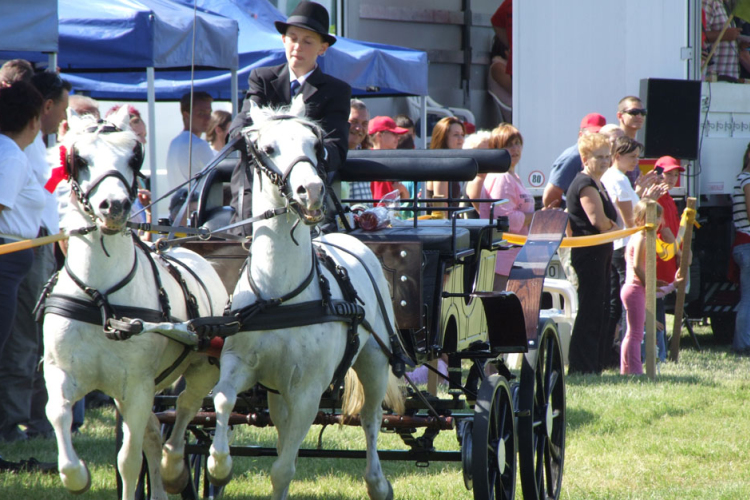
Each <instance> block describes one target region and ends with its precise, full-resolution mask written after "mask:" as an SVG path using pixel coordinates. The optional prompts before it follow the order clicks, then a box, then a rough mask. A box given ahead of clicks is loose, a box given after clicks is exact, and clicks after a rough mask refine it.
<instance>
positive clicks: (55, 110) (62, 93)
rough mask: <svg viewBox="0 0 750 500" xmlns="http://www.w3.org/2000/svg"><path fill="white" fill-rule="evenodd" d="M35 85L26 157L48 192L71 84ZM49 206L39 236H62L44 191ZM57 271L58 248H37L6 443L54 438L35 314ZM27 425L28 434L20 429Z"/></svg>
mask: <svg viewBox="0 0 750 500" xmlns="http://www.w3.org/2000/svg"><path fill="white" fill-rule="evenodd" d="M31 83H32V84H33V85H34V86H35V87H36V88H37V90H38V91H39V93H40V94H42V97H43V98H44V104H43V105H42V114H41V116H40V120H41V130H40V132H39V134H38V135H37V137H36V139H34V142H33V143H31V145H29V146H28V147H27V148H26V149H25V150H24V152H25V153H26V156H27V157H28V159H29V165H30V166H31V170H32V172H33V173H34V175H35V177H36V178H37V180H38V181H39V184H40V185H41V186H42V187H44V186H45V184H46V183H47V180H48V179H49V177H50V170H51V168H50V165H49V163H48V162H47V148H46V146H45V144H44V140H43V139H42V136H43V135H46V134H54V133H56V132H57V129H58V126H59V125H60V123H61V122H62V121H63V119H64V118H65V116H66V109H67V107H68V94H69V91H70V89H71V86H70V83H68V82H66V81H65V80H62V79H61V78H60V76H59V75H58V74H57V73H51V72H46V71H45V72H43V73H37V74H35V75H34V76H32V77H31ZM42 191H43V193H44V197H45V200H44V201H45V206H44V211H43V213H42V225H41V227H40V228H39V236H43V235H47V234H56V233H58V232H59V231H60V226H59V215H58V208H57V198H56V196H55V195H54V194H53V193H51V192H50V191H49V190H47V189H42ZM56 269H57V263H56V260H55V253H54V246H53V245H44V246H41V247H37V248H35V249H34V265H33V267H32V268H31V271H29V273H28V274H27V275H26V277H25V278H24V280H23V281H22V282H21V285H20V286H19V288H18V305H17V309H16V316H15V320H14V322H13V327H12V330H11V334H10V337H9V338H8V341H7V342H6V344H5V348H4V349H3V354H2V357H0V400H1V401H3V402H4V403H3V404H2V405H0V440H4V441H15V440H23V439H26V438H27V437H34V436H46V437H51V436H52V435H53V431H52V426H51V425H50V424H49V422H48V421H47V417H46V415H45V411H44V407H45V405H46V404H47V390H46V388H45V386H44V378H43V374H42V373H41V372H40V371H38V370H37V366H38V363H39V360H40V359H41V357H42V355H43V350H44V346H43V343H42V329H41V327H40V326H39V325H38V324H37V323H36V321H35V318H34V315H33V314H32V311H33V309H34V306H35V305H36V301H37V300H38V298H39V295H40V294H41V291H42V288H43V287H44V284H45V283H46V282H47V280H48V279H49V278H50V276H52V273H54V272H55V270H56ZM19 424H22V425H25V426H26V431H22V430H21V429H20V428H19V427H18V425H19Z"/></svg>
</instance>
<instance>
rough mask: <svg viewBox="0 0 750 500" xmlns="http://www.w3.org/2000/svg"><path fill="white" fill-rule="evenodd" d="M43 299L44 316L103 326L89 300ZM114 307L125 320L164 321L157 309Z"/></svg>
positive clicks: (72, 298) (55, 295)
mask: <svg viewBox="0 0 750 500" xmlns="http://www.w3.org/2000/svg"><path fill="white" fill-rule="evenodd" d="M43 299H44V300H43V301H40V311H41V312H42V314H56V315H58V316H62V317H63V318H68V319H74V320H77V321H83V322H84V323H89V324H91V325H101V324H102V317H101V314H100V313H99V309H98V308H97V307H96V306H95V305H94V304H93V303H92V302H90V301H88V300H85V299H80V298H78V297H71V296H69V295H63V294H57V293H52V294H49V295H48V296H46V297H43ZM114 307H116V308H117V312H118V313H120V314H121V317H124V318H139V319H142V320H143V321H148V322H153V323H157V322H159V321H163V320H164V317H163V315H162V314H163V313H162V312H161V311H157V310H155V309H146V308H143V307H131V306H119V305H118V306H114ZM169 321H172V322H175V323H176V322H178V321H179V319H177V318H174V317H172V318H170V319H169Z"/></svg>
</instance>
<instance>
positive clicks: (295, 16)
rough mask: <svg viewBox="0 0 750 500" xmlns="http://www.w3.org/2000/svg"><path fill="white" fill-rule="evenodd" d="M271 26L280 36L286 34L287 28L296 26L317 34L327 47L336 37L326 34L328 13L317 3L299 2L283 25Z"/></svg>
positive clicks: (276, 23) (279, 23)
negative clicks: (326, 43) (274, 27)
mask: <svg viewBox="0 0 750 500" xmlns="http://www.w3.org/2000/svg"><path fill="white" fill-rule="evenodd" d="M273 24H274V25H275V26H276V29H277V30H278V31H279V33H281V34H282V35H284V34H286V30H287V28H288V27H289V26H297V27H298V28H304V29H306V30H310V31H314V32H315V33H318V34H319V35H320V36H322V37H323V40H324V41H326V42H328V44H329V45H333V44H334V43H336V37H335V36H333V35H329V34H328V27H329V26H330V23H329V20H328V11H327V10H326V8H325V7H323V6H322V5H320V4H319V3H315V2H304V1H303V2H300V4H299V5H297V8H296V9H294V11H292V14H291V15H290V16H289V18H287V20H286V22H285V23H282V22H281V21H276V22H274V23H273Z"/></svg>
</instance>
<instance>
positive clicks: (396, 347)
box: [317, 240, 415, 378]
mask: <svg viewBox="0 0 750 500" xmlns="http://www.w3.org/2000/svg"><path fill="white" fill-rule="evenodd" d="M317 243H318V244H323V245H328V246H331V247H333V248H336V249H338V250H341V251H342V252H345V253H347V254H349V255H351V256H352V257H354V258H355V259H357V260H358V261H359V263H360V264H361V265H362V267H363V268H364V270H365V271H366V272H367V275H368V276H369V277H370V282H371V283H372V288H373V290H375V297H377V299H378V306H379V307H380V314H381V315H382V316H383V322H384V323H385V325H386V328H387V329H388V339H389V340H390V343H391V348H390V349H386V348H385V343H384V342H383V341H382V339H378V344H379V345H380V348H381V349H382V350H383V352H384V353H385V355H386V356H387V357H388V359H390V362H391V367H392V369H393V374H394V375H395V376H396V377H397V378H401V377H402V376H403V375H404V373H405V372H406V366H407V365H408V366H412V367H413V366H415V363H414V361H413V360H412V359H411V358H410V357H409V356H408V355H407V354H406V351H405V350H404V348H403V345H402V343H401V337H400V336H399V334H398V333H397V332H396V331H395V330H394V328H393V325H392V324H391V323H390V322H389V321H388V313H387V310H386V307H385V302H384V301H383V296H382V295H381V293H380V289H378V286H377V283H376V282H375V277H374V276H373V275H372V272H371V271H370V268H369V267H367V265H366V264H365V263H364V261H363V260H362V259H361V258H360V257H359V255H356V254H355V253H354V252H352V251H350V250H347V249H346V248H344V247H342V246H340V245H336V244H334V243H330V242H328V241H322V240H318V241H317ZM371 333H372V334H373V335H374V336H375V337H376V338H378V335H377V333H375V332H374V331H372V330H371Z"/></svg>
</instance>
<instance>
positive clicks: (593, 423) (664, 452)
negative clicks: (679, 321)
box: [0, 333, 750, 500]
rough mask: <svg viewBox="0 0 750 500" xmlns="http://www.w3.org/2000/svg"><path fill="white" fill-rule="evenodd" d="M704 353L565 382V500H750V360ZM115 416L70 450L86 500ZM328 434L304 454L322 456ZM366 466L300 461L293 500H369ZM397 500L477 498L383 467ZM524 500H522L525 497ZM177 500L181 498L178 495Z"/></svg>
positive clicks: (252, 466)
mask: <svg viewBox="0 0 750 500" xmlns="http://www.w3.org/2000/svg"><path fill="white" fill-rule="evenodd" d="M699 340H700V342H701V344H702V345H703V350H701V351H700V352H699V351H697V350H695V349H694V348H693V344H692V341H691V340H690V339H689V338H687V337H684V338H683V339H682V341H683V347H684V349H683V351H682V353H681V358H680V362H679V363H677V364H675V363H667V364H665V365H664V366H662V367H661V368H660V374H659V376H658V378H657V380H656V381H655V382H650V381H649V380H648V379H645V378H643V377H641V378H632V377H621V376H620V375H619V374H617V373H615V372H606V373H605V374H604V375H602V376H600V377H595V376H585V377H583V376H574V377H569V378H567V380H566V382H567V403H568V405H567V410H568V429H567V446H566V457H565V471H564V478H563V490H562V495H561V498H563V499H580V500H596V499H602V500H603V499H678V498H679V499H701V500H704V499H726V500H736V499H750V358H747V357H743V358H738V357H736V356H734V355H733V354H731V353H729V352H728V347H727V346H717V345H712V344H711V342H712V338H711V336H710V335H709V334H706V333H703V334H699ZM113 429H114V414H113V412H112V411H111V410H100V411H93V412H89V413H87V423H86V425H85V426H84V428H83V431H82V433H81V434H80V435H79V436H77V437H76V438H75V440H74V444H75V446H76V449H77V451H78V452H79V454H80V456H81V457H82V458H83V459H84V460H86V462H87V463H88V464H89V467H90V468H91V471H92V475H93V477H92V489H91V491H89V492H88V493H87V494H85V495H84V496H83V497H82V498H83V499H86V498H88V499H100V498H102V499H103V498H106V499H113V498H115V496H116V495H115V472H114V471H115V468H114V464H115V445H114V430H113ZM319 431H320V428H319V427H317V428H313V430H312V432H311V433H310V435H309V436H308V440H307V442H306V443H305V446H306V447H314V446H315V444H316V442H317V438H318V432H319ZM242 443H247V444H250V443H252V444H265V445H268V446H272V445H273V443H274V431H273V430H272V429H255V428H247V427H245V428H241V429H239V430H238V431H237V432H236V436H235V444H242ZM323 443H324V446H325V447H327V448H347V449H361V448H362V447H363V439H362V432H361V430H359V429H350V428H345V429H339V428H337V427H331V428H328V429H327V430H326V431H325V433H324V434H323ZM1 446H2V447H1V448H0V452H1V453H2V454H3V456H4V458H6V459H9V460H20V459H22V458H28V457H29V456H35V457H36V458H38V459H40V460H45V461H47V460H55V457H56V450H55V444H54V442H52V441H44V440H34V441H30V442H26V443H19V444H13V445H1ZM379 448H380V449H395V448H403V444H401V442H400V440H399V438H397V437H396V436H394V435H392V434H384V435H381V440H380V444H379ZM436 448H437V449H440V450H449V449H450V450H454V449H458V444H457V441H456V436H455V433H452V432H443V433H442V434H441V435H440V436H439V437H438V439H437V442H436ZM271 462H272V459H270V458H260V459H255V458H236V459H235V476H234V479H233V481H232V482H231V483H230V485H229V486H228V487H227V489H226V491H225V498H232V499H256V498H267V497H269V496H270V489H271V485H270V480H269V477H268V471H269V469H270V464H271ZM364 466H365V464H364V460H342V459H335V460H334V459H300V460H299V461H298V468H297V474H296V477H295V481H294V482H293V483H292V487H291V496H292V498H295V499H298V500H312V499H315V500H323V499H326V500H344V499H346V500H348V499H360V498H366V492H365V487H364V482H363V481H362V479H361V478H362V474H363V472H364ZM383 467H384V470H385V473H386V475H387V476H388V477H389V479H390V480H391V482H392V483H393V487H394V491H395V493H396V498H401V499H409V500H411V499H414V500H422V499H424V500H428V499H429V500H433V499H471V498H473V494H472V492H470V491H467V490H466V489H465V488H464V486H463V479H462V473H461V469H460V465H459V464H454V463H431V464H430V466H429V467H427V468H418V467H415V465H414V464H413V463H409V462H404V463H400V462H384V466H383ZM516 496H517V498H521V497H522V495H521V492H520V486H519V488H518V492H517V495H516ZM69 497H71V496H70V495H69V494H68V493H66V492H65V490H64V489H63V487H62V484H61V483H60V480H59V478H58V477H57V476H43V475H38V474H18V475H15V474H0V498H2V499H14V500H16V499H18V500H47V499H54V500H57V499H61V498H69ZM174 498H179V496H175V497H174Z"/></svg>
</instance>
